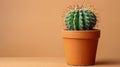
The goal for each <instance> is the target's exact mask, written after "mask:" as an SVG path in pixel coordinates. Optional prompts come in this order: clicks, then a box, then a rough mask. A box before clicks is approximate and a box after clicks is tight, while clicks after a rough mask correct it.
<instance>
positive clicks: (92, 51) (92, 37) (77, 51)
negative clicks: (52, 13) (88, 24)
mask: <svg viewBox="0 0 120 67" xmlns="http://www.w3.org/2000/svg"><path fill="white" fill-rule="evenodd" d="M62 37H63V41H64V48H65V55H66V61H67V64H70V65H94V64H95V58H96V51H97V45H98V39H99V37H100V30H97V29H96V30H88V31H87V30H86V31H69V30H63V31H62Z"/></svg>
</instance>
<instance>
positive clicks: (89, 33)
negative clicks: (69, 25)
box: [62, 29, 100, 39]
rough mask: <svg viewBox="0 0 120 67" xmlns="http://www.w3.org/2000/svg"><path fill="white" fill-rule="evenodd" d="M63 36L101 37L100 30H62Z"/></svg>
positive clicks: (79, 37) (80, 37)
mask: <svg viewBox="0 0 120 67" xmlns="http://www.w3.org/2000/svg"><path fill="white" fill-rule="evenodd" d="M62 37H63V38H77V39H98V38H99V37H100V30H99V29H94V30H80V31H77V30H65V29H64V30H62Z"/></svg>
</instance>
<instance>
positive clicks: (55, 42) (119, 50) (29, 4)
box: [0, 0, 120, 58]
mask: <svg viewBox="0 0 120 67" xmlns="http://www.w3.org/2000/svg"><path fill="white" fill-rule="evenodd" d="M89 1H90V2H88V3H90V4H94V6H95V8H96V9H97V11H98V14H99V19H100V23H99V27H98V28H100V29H101V38H100V41H99V48H98V54H97V57H99V58H100V57H110V58H112V57H118V58H120V30H119V29H120V13H119V12H120V0H89ZM81 2H82V0H0V56H2V57H3V56H11V57H13V56H17V57H18V56H32V57H33V56H37V57H39V56H40V57H54V56H55V57H63V56H64V47H63V43H62V39H61V34H60V33H61V29H62V25H63V23H64V22H63V21H62V18H61V16H62V13H63V10H64V9H65V8H66V7H67V6H68V5H73V4H76V3H77V4H81Z"/></svg>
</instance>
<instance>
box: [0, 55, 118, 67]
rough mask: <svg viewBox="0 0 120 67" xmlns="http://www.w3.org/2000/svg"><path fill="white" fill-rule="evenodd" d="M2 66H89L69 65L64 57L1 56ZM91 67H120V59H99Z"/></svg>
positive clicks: (0, 63)
mask: <svg viewBox="0 0 120 67" xmlns="http://www.w3.org/2000/svg"><path fill="white" fill-rule="evenodd" d="M0 67H88V66H71V65H67V64H66V61H65V58H64V57H0ZM90 67H120V59H100V60H99V59H98V60H97V61H96V65H92V66H90Z"/></svg>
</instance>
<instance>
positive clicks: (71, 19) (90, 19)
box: [65, 8, 97, 30]
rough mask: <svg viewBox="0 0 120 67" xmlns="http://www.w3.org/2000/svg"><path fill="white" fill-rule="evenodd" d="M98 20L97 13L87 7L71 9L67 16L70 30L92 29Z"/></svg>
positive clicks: (66, 19) (66, 20)
mask: <svg viewBox="0 0 120 67" xmlns="http://www.w3.org/2000/svg"><path fill="white" fill-rule="evenodd" d="M96 21H97V19H96V15H95V14H94V13H93V12H92V11H91V10H89V9H87V8H81V9H74V10H71V11H69V12H68V14H67V16H66V18H65V22H66V26H67V28H68V29H69V30H92V29H93V27H94V26H95V25H96Z"/></svg>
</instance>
